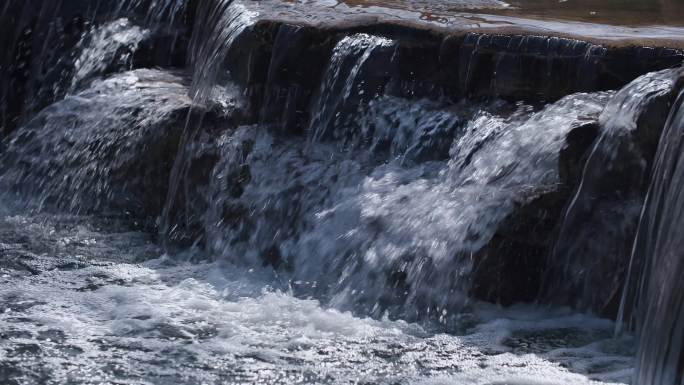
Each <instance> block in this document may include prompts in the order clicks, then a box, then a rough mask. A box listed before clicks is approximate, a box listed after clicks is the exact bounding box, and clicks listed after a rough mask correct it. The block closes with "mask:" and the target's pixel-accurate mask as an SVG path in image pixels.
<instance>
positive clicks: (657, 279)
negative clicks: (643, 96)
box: [621, 92, 684, 385]
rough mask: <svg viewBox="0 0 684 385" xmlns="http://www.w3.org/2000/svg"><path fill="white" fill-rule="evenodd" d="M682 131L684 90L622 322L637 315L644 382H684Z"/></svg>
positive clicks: (658, 169)
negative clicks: (683, 323)
mask: <svg viewBox="0 0 684 385" xmlns="http://www.w3.org/2000/svg"><path fill="white" fill-rule="evenodd" d="M683 130H684V92H682V94H680V96H679V98H678V99H677V101H676V102H675V104H674V106H673V108H672V111H671V112H670V115H669V118H668V120H667V123H666V124H665V128H664V130H663V133H662V136H661V138H660V144H659V147H658V152H657V154H658V155H657V157H656V161H655V165H654V169H653V175H652V179H651V186H650V188H649V190H648V195H647V198H646V203H645V205H644V210H643V212H642V215H641V220H640V223H639V230H638V233H637V238H636V240H635V243H634V250H633V253H632V260H631V263H630V272H629V276H628V285H627V287H626V290H625V293H624V297H623V303H622V309H621V316H622V317H623V320H622V321H623V322H630V321H632V320H633V321H634V322H635V326H636V328H637V330H638V331H639V341H640V343H639V351H638V353H637V372H636V376H635V379H636V381H637V383H638V384H644V385H671V384H681V383H682V381H684V377H683V373H684V366H683V357H684V328H683V327H682V321H683V320H684V312H683V309H684V306H683V305H684V298H683V297H682V293H684V290H683V289H684V287H682V279H681V274H682V271H683V270H684V264H683V260H682V252H681V250H682V245H681V242H682V237H681V228H682V227H681V225H682V223H681V218H683V215H684V212H683V211H682V210H683V209H684V206H682V202H683V201H682V191H683V190H682V183H683V179H682V176H684V173H683V171H682V164H683V163H682V138H683V136H682V133H683V132H684V131H683Z"/></svg>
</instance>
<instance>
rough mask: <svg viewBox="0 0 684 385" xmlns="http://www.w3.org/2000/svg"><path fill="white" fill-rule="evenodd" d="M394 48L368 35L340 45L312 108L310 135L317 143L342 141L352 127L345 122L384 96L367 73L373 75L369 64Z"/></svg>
mask: <svg viewBox="0 0 684 385" xmlns="http://www.w3.org/2000/svg"><path fill="white" fill-rule="evenodd" d="M393 45H394V42H392V41H391V40H389V39H385V38H382V37H379V36H371V35H367V34H357V35H352V36H346V37H344V38H343V39H342V40H341V41H340V42H339V43H337V45H336V46H335V49H334V50H333V53H332V58H331V59H330V63H329V65H328V68H327V70H326V73H325V76H324V79H323V81H322V82H321V88H320V91H319V96H318V98H317V102H316V104H315V105H314V107H313V108H312V111H314V116H313V118H312V119H311V128H310V132H311V135H312V139H313V140H314V141H320V140H323V139H333V138H334V139H339V137H340V136H341V135H342V134H341V133H340V132H339V131H340V130H344V129H345V128H347V127H346V126H348V125H349V124H350V122H345V121H344V120H345V119H350V118H351V117H352V116H353V113H354V112H355V111H356V110H357V108H358V107H359V105H361V104H362V103H364V102H366V103H367V102H368V101H370V100H371V99H372V98H374V97H377V96H378V95H380V94H382V93H383V92H382V86H383V85H382V84H373V83H371V80H372V78H371V76H368V74H366V73H364V71H366V72H367V71H372V70H373V69H369V68H368V67H369V64H372V63H369V60H370V59H371V58H375V57H377V56H379V55H378V54H379V53H380V51H382V50H385V51H387V50H389V52H392V47H393ZM380 60H382V59H380ZM388 64H389V63H388V62H387V60H385V61H383V62H382V65H384V66H385V67H387V65H388ZM376 66H377V65H376ZM384 71H386V70H381V73H382V72H384ZM382 75H384V77H386V78H388V77H389V76H390V74H388V73H384V74H382ZM386 81H387V79H386V80H385V82H386ZM367 83H368V84H367Z"/></svg>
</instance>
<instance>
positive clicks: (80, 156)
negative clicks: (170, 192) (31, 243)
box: [0, 70, 191, 217]
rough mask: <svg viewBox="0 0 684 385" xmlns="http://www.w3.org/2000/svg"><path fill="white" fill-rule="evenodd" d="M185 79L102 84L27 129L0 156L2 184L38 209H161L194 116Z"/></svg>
mask: <svg viewBox="0 0 684 385" xmlns="http://www.w3.org/2000/svg"><path fill="white" fill-rule="evenodd" d="M185 83H186V82H185V81H184V79H183V78H182V77H181V76H179V75H178V74H173V73H167V72H162V71H156V70H137V71H133V72H125V73H122V74H118V75H116V76H113V77H111V78H108V79H104V80H102V79H100V80H96V81H95V82H93V84H92V85H91V86H90V87H89V88H87V89H85V90H83V91H80V92H78V93H76V94H73V95H70V96H68V97H66V98H65V99H64V100H62V101H60V102H57V103H55V104H53V105H51V106H50V107H48V108H46V109H45V110H43V111H41V112H40V113H39V114H38V115H37V116H36V117H34V118H33V119H31V120H30V121H29V122H28V123H27V124H26V125H24V126H22V127H21V128H19V129H18V130H17V132H16V134H15V135H14V136H13V139H12V140H11V141H10V142H9V143H8V144H7V148H6V149H5V151H4V152H3V153H2V156H1V157H0V164H2V171H0V185H2V186H3V187H5V189H6V190H9V191H12V192H13V193H14V194H16V195H17V196H18V197H19V198H21V199H24V200H27V202H26V203H27V204H28V208H30V209H35V210H39V211H41V210H54V209H55V208H62V209H66V210H67V211H71V212H75V213H84V214H85V213H92V212H95V211H98V212H119V213H128V214H131V215H133V216H136V217H141V216H143V215H144V213H145V212H148V213H149V212H155V211H157V210H161V204H162V203H163V199H162V200H161V202H160V198H163V197H160V196H159V195H160V194H161V195H165V194H164V193H163V192H164V191H166V185H167V183H168V171H165V169H168V168H170V165H169V164H170V163H171V162H172V157H173V155H174V153H175V151H176V146H177V142H178V137H179V136H180V129H181V128H182V125H180V124H179V120H181V119H182V118H180V115H184V113H187V111H188V110H189V107H190V105H191V100H190V99H189V98H188V97H187V90H188V88H187V85H186V84H185Z"/></svg>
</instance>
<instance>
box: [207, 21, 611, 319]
mask: <svg viewBox="0 0 684 385" xmlns="http://www.w3.org/2000/svg"><path fill="white" fill-rule="evenodd" d="M393 52H394V48H393V42H392V41H391V40H388V39H385V38H382V37H379V36H372V35H366V34H360V35H352V36H349V37H345V38H343V39H341V40H340V41H339V42H338V43H337V45H336V47H335V49H334V50H333V54H332V56H331V59H330V62H329V64H328V67H327V70H326V72H325V74H324V77H323V80H322V84H323V85H322V86H321V90H320V91H319V93H318V94H317V95H316V98H315V100H314V101H313V105H314V107H313V108H312V117H311V125H310V130H309V133H308V135H309V137H308V139H309V140H302V138H298V137H296V136H295V137H287V136H284V135H282V133H278V132H273V131H272V130H270V129H269V127H268V126H247V127H240V128H238V129H237V130H235V131H232V130H231V131H227V132H225V133H224V134H223V135H222V136H221V138H220V139H219V140H218V141H217V146H218V154H219V160H218V162H217V163H216V166H215V167H214V171H213V172H212V175H211V177H210V185H209V188H208V201H209V203H208V204H209V208H208V210H207V213H206V214H205V218H204V228H205V233H206V234H207V245H208V247H209V249H210V250H211V253H212V254H214V255H217V256H221V257H223V258H228V259H230V260H233V261H235V262H236V263H241V264H245V265H248V266H254V265H257V266H258V265H265V266H272V267H274V268H275V269H276V270H277V271H279V274H281V275H282V278H283V279H286V280H287V281H288V282H290V284H291V286H292V288H293V290H294V291H295V292H296V293H300V294H301V295H313V296H315V297H316V298H321V299H325V300H326V301H328V302H329V303H331V304H334V305H335V306H337V307H339V308H343V309H353V310H355V311H359V312H360V313H362V314H373V315H377V316H380V315H382V314H385V313H388V314H392V315H393V316H400V317H404V318H405V319H421V318H424V317H434V318H435V319H439V320H440V321H441V322H445V323H447V322H451V321H454V320H455V319H456V318H457V317H458V312H457V310H458V309H460V308H462V306H464V305H465V304H466V303H467V302H468V286H469V281H470V271H471V268H472V258H473V254H474V253H476V252H478V251H479V250H481V249H482V248H483V247H485V245H486V244H487V242H488V241H489V240H490V239H491V238H492V237H493V236H494V234H495V232H496V231H497V229H498V228H499V226H500V225H501V224H502V222H503V220H504V219H505V218H506V217H507V215H509V214H510V213H511V212H512V211H513V210H514V209H515V208H516V207H517V206H519V205H521V204H524V203H525V202H528V201H529V200H533V199H534V198H536V197H538V196H540V195H543V194H544V193H546V192H547V191H549V190H552V189H553V188H554V186H555V185H556V184H558V183H559V170H558V163H559V158H558V154H559V152H560V150H561V149H562V148H563V147H564V146H565V143H566V138H567V135H569V133H570V132H572V131H573V130H574V129H576V128H577V127H580V126H582V125H584V124H585V123H586V121H587V120H590V119H592V117H593V118H594V119H596V118H597V117H598V115H599V113H600V112H601V111H602V109H603V107H604V106H605V104H606V103H607V101H608V100H609V98H610V97H611V96H612V93H610V92H606V93H594V94H575V95H571V96H568V97H566V98H563V99H561V100H560V101H558V102H556V103H552V104H549V105H548V106H546V107H544V108H542V109H540V110H535V109H534V108H533V107H531V106H526V105H520V106H515V105H510V104H507V103H498V104H497V103H492V104H486V103H485V104H479V105H478V104H466V103H462V104H454V103H450V102H446V101H442V102H440V101H430V100H408V99H404V98H398V97H393V96H388V95H384V96H383V95H382V94H383V85H384V84H387V82H388V81H389V80H390V79H391V76H392V75H393V72H392V71H391V70H388V68H391V65H392V60H393ZM366 94H370V95H369V98H370V101H369V102H367V103H362V102H360V101H361V100H363V99H362V98H363V97H364V95H366Z"/></svg>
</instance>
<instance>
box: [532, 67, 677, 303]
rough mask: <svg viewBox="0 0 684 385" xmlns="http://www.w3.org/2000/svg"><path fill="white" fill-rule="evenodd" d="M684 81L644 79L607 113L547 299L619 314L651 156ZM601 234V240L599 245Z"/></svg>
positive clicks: (565, 226) (657, 76)
mask: <svg viewBox="0 0 684 385" xmlns="http://www.w3.org/2000/svg"><path fill="white" fill-rule="evenodd" d="M680 76H681V71H680V70H665V71H661V72H655V73H650V74H647V75H644V76H642V77H640V78H638V79H636V80H635V81H634V82H632V83H631V84H629V85H628V86H626V87H625V88H624V89H622V90H621V91H620V92H619V93H618V94H617V95H616V96H615V97H614V98H613V99H612V100H611V101H610V103H609V104H608V106H607V107H606V108H605V110H604V111H603V112H602V114H601V117H600V119H599V122H598V123H599V125H600V135H599V138H598V139H597V140H596V142H595V143H594V145H593V148H592V149H591V152H590V154H589V156H588V159H587V161H586V164H585V166H584V170H583V173H582V181H581V183H580V185H579V187H578V189H577V191H576V192H575V195H574V197H573V198H572V200H571V202H570V205H569V206H568V208H567V209H566V212H565V216H564V218H563V223H562V226H561V229H560V234H559V236H558V240H557V241H556V245H555V249H554V251H553V255H552V258H551V261H550V267H549V268H550V271H549V272H548V276H547V279H548V282H547V284H546V287H545V291H546V294H547V298H548V299H556V300H557V299H558V298H564V299H563V300H564V301H567V302H568V303H572V304H573V305H575V306H578V307H580V308H587V309H592V310H595V311H599V312H603V313H604V314H611V313H612V314H615V313H616V312H617V307H618V304H619V298H620V294H621V291H620V289H621V288H622V282H624V275H625V273H626V271H625V269H626V268H627V260H628V257H629V255H630V251H631V246H632V240H633V237H634V234H635V232H636V224H637V222H638V218H639V214H640V212H641V207H642V205H643V200H644V196H645V190H646V188H647V183H648V181H649V173H650V170H651V159H653V156H654V154H655V151H656V146H657V140H658V133H659V132H660V130H661V128H662V126H663V125H664V123H665V118H666V116H667V109H668V108H669V102H671V101H672V99H673V98H674V97H675V95H674V94H675V93H676V92H677V90H678V85H677V82H678V78H679V77H680ZM597 237H599V238H600V239H601V240H602V241H601V242H596V239H597ZM607 274H611V275H612V277H613V278H612V279H613V282H612V283H611V284H605V281H606V275H607ZM601 282H603V283H604V284H601ZM597 287H601V288H605V290H607V292H602V291H600V290H597ZM601 290H604V289H601Z"/></svg>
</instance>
